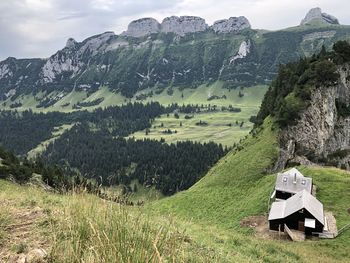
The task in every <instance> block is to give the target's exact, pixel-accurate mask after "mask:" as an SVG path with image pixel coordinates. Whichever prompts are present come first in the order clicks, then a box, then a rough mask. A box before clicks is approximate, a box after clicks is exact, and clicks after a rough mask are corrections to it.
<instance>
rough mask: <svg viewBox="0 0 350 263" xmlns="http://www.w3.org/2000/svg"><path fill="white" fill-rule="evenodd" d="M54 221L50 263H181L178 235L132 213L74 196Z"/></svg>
mask: <svg viewBox="0 0 350 263" xmlns="http://www.w3.org/2000/svg"><path fill="white" fill-rule="evenodd" d="M55 218H56V219H57V221H55V222H53V224H52V226H53V234H54V247H53V249H52V252H51V259H50V260H51V262H89V263H90V262H101V263H103V262H133V263H134V262H164V260H165V261H166V262H181V261H184V260H183V254H182V253H181V249H182V247H181V246H182V245H181V244H182V243H183V240H182V237H181V235H180V234H174V233H172V232H171V231H170V226H169V227H168V226H164V224H162V227H160V226H157V225H155V224H152V222H151V221H148V220H147V219H145V218H144V215H143V214H142V213H141V212H140V211H137V210H136V209H135V210H131V209H130V208H126V207H123V206H120V205H116V204H115V203H111V202H101V200H99V199H96V198H95V197H92V196H89V195H75V196H72V197H71V198H70V199H69V200H67V202H66V203H65V204H64V208H63V209H62V210H61V213H60V214H58V215H56V216H55Z"/></svg>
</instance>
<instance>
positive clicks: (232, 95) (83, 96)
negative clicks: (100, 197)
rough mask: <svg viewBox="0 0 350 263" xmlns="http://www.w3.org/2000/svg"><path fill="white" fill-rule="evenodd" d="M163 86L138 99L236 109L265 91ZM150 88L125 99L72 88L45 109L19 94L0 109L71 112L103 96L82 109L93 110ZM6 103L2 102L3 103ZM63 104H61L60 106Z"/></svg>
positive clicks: (220, 85) (253, 101)
mask: <svg viewBox="0 0 350 263" xmlns="http://www.w3.org/2000/svg"><path fill="white" fill-rule="evenodd" d="M168 89H169V88H167V89H164V90H163V92H161V93H160V94H155V93H154V94H153V96H152V97H148V98H146V99H145V100H142V102H145V103H147V102H151V101H158V102H159V103H160V104H163V105H165V106H166V105H169V104H171V103H179V104H180V105H182V104H199V105H201V104H211V105H214V104H215V105H217V106H228V105H233V106H234V107H240V108H247V109H251V108H253V109H256V108H257V107H259V106H260V103H261V101H262V98H263V96H264V94H265V92H266V90H267V86H255V87H249V88H244V89H243V90H241V92H242V93H244V97H242V98H240V97H239V96H238V94H239V92H240V89H234V90H231V91H230V90H228V89H224V88H223V82H220V81H218V82H215V83H213V84H212V85H201V86H199V87H197V88H196V89H183V90H180V89H179V88H176V87H175V88H173V92H174V93H173V94H172V95H168V93H167V90H168ZM152 90H153V91H154V89H145V90H142V91H140V92H138V93H136V94H135V96H134V97H133V98H131V99H127V98H125V97H124V96H122V95H120V94H119V93H114V92H111V91H110V90H108V88H107V87H101V89H99V90H98V91H96V92H95V93H92V94H91V95H90V96H87V93H86V92H83V91H79V92H78V91H72V92H70V93H68V94H66V95H65V96H64V97H63V98H62V99H60V100H59V101H58V102H56V103H55V104H54V105H53V106H50V107H48V108H36V105H38V104H39V102H38V101H36V100H35V98H34V96H33V95H23V96H20V97H19V98H17V99H16V100H15V101H13V102H12V101H10V100H7V101H4V102H2V103H0V109H10V105H11V104H13V103H18V102H20V103H22V104H23V105H22V106H21V107H18V108H16V109H17V110H20V111H21V110H26V109H32V110H33V111H42V112H48V111H64V112H70V111H74V109H72V107H73V105H74V104H76V103H78V102H90V101H94V100H96V99H99V98H104V101H102V102H101V103H100V104H99V105H97V106H91V107H85V108H84V109H88V110H93V109H95V108H97V107H107V106H117V105H122V104H124V103H127V102H135V101H138V100H136V97H137V96H139V95H142V94H147V93H149V92H150V91H152ZM57 95H58V94H56V93H52V94H50V95H49V97H55V96H57ZM182 95H183V97H182ZM213 95H216V96H223V95H225V96H226V97H227V99H218V100H212V101H208V100H207V99H208V97H210V96H213ZM42 96H43V94H37V95H36V97H38V98H41V97H42ZM4 103H5V104H6V105H5V104H4ZM68 103H69V106H65V104H68ZM63 106H65V107H63Z"/></svg>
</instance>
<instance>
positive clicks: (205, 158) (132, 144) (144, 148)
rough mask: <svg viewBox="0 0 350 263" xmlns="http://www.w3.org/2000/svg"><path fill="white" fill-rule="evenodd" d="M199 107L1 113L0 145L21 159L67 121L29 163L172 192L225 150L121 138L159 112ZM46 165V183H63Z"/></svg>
mask: <svg viewBox="0 0 350 263" xmlns="http://www.w3.org/2000/svg"><path fill="white" fill-rule="evenodd" d="M205 110H209V109H205ZM198 111H200V108H199V106H198V105H197V106H193V105H186V106H185V105H183V106H179V105H177V104H172V105H169V106H168V107H164V106H161V105H160V104H159V103H149V104H142V103H134V104H131V103H129V104H126V105H123V106H119V107H107V108H104V109H96V110H94V111H92V112H88V111H77V112H71V113H62V112H49V113H45V114H44V113H34V112H32V111H24V112H17V111H1V112H0V122H1V126H0V143H1V144H2V145H3V146H4V147H5V148H6V149H10V150H11V151H13V152H14V153H15V154H19V155H21V156H22V158H24V160H26V159H25V158H26V154H27V153H28V152H29V151H30V150H32V149H34V148H35V147H37V146H38V145H39V144H40V143H41V142H43V141H46V140H48V139H50V138H51V137H52V134H53V132H54V131H55V130H56V129H58V128H59V127H60V126H61V125H64V124H71V125H73V126H72V128H71V129H68V130H66V131H65V132H63V134H62V135H60V136H58V138H56V140H54V141H53V142H51V143H50V144H49V145H48V147H47V148H46V149H44V151H43V152H42V153H41V154H40V155H38V156H37V157H36V158H37V160H36V161H35V162H34V163H39V164H40V163H45V164H49V165H51V166H52V167H54V166H55V165H58V166H59V167H61V168H64V169H65V170H66V171H72V170H74V171H77V172H78V173H79V174H80V175H81V176H83V177H84V178H85V179H86V178H88V179H94V180H95V181H96V182H97V183H99V184H103V185H120V184H122V185H125V186H128V185H130V183H131V181H132V180H138V181H139V183H141V184H143V185H145V186H147V187H150V186H154V187H155V188H156V189H158V190H160V191H161V192H162V193H163V194H165V195H171V194H174V193H176V192H177V191H181V190H185V189H188V188H189V187H191V186H192V185H193V184H194V183H196V182H197V181H198V180H199V179H200V178H201V177H202V176H204V175H205V173H206V172H207V171H208V169H209V168H210V167H211V166H212V165H214V164H215V163H216V162H217V161H218V160H219V159H220V158H221V157H222V156H223V155H224V154H225V153H226V152H227V149H223V147H222V146H221V145H218V144H215V143H213V142H211V143H204V144H201V143H196V142H190V141H187V142H178V143H176V144H170V145H169V144H166V143H165V142H164V140H161V141H156V140H135V139H133V138H129V139H126V138H125V137H127V136H128V135H130V134H131V133H133V132H135V131H139V130H144V129H147V128H150V127H151V125H152V121H153V120H154V119H155V118H156V117H159V116H160V115H161V114H170V113H174V112H175V114H177V112H182V113H193V112H198ZM40 167H43V165H42V166H40ZM22 168H23V169H24V170H23V171H26V173H25V175H24V177H25V178H24V179H23V180H22V181H25V179H28V178H29V177H30V173H31V170H28V169H27V170H26V168H25V166H23V167H22ZM45 169H46V168H45ZM45 169H44V170H42V172H45V174H47V172H49V173H50V176H46V179H47V180H50V182H49V184H51V185H59V184H60V182H61V181H62V182H61V183H62V185H64V184H67V182H63V181H64V180H63V179H62V176H61V174H62V173H61V171H60V170H54V169H51V168H50V169H49V168H47V169H46V170H45ZM40 171H41V170H40ZM40 171H38V172H40ZM51 174H52V175H51ZM18 177H20V176H18ZM52 178H54V179H52ZM44 179H45V178H44ZM61 179H62V180H61ZM20 181H21V180H20Z"/></svg>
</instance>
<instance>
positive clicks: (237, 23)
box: [211, 16, 251, 33]
mask: <svg viewBox="0 0 350 263" xmlns="http://www.w3.org/2000/svg"><path fill="white" fill-rule="evenodd" d="M211 28H212V29H213V30H214V31H215V32H217V33H231V32H239V31H241V30H243V29H246V28H251V26H250V23H249V21H248V19H247V18H246V17H244V16H240V17H230V18H229V19H223V20H219V21H216V22H214V24H213V25H212V26H211Z"/></svg>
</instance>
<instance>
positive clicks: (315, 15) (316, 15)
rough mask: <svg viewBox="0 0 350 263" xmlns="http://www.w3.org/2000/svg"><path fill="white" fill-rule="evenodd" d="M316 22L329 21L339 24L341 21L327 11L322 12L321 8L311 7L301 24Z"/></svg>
mask: <svg viewBox="0 0 350 263" xmlns="http://www.w3.org/2000/svg"><path fill="white" fill-rule="evenodd" d="M315 22H321V23H327V24H333V25H338V24H339V21H338V19H337V18H336V17H334V16H332V15H329V14H327V13H322V10H321V8H319V7H315V8H312V9H310V11H309V12H308V13H307V14H306V16H305V18H304V19H303V20H302V21H301V23H300V25H306V24H312V23H315Z"/></svg>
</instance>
